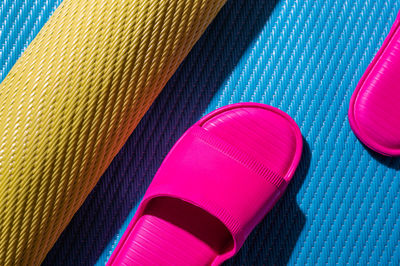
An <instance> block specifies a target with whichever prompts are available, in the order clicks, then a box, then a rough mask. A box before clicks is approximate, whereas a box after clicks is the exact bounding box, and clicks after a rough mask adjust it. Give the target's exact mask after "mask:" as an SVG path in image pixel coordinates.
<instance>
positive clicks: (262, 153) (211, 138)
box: [107, 103, 302, 265]
mask: <svg viewBox="0 0 400 266" xmlns="http://www.w3.org/2000/svg"><path fill="white" fill-rule="evenodd" d="M301 152H302V136H301V133H300V130H299V128H298V126H297V125H296V123H295V122H294V121H293V119H292V118H290V117H289V116H288V115H287V114H285V113H283V112H282V111H280V110H278V109H276V108H273V107H271V106H268V105H263V104H257V103H240V104H233V105H229V106H225V107H223V108H220V109H218V110H216V111H214V112H212V113H210V114H208V115H206V116H205V117H203V118H202V119H201V120H200V121H198V122H197V123H196V124H195V125H193V126H192V127H191V128H189V129H188V130H187V131H186V132H185V134H184V135H183V136H182V137H181V138H180V139H179V140H178V142H177V143H176V144H175V145H174V147H173V148H172V150H171V151H170V152H169V154H168V155H167V157H166V158H165V160H164V162H163V163H162V165H161V166H160V168H159V170H158V172H157V174H156V175H155V177H154V179H153V181H152V183H151V184H150V186H149V188H148V189H147V192H146V194H145V196H144V198H143V200H142V202H141V203H140V205H139V208H138V210H137V212H136V214H135V216H134V217H133V219H132V221H131V223H130V224H129V226H128V228H127V230H126V231H125V233H124V235H123V236H122V238H121V240H120V242H119V243H118V246H117V247H116V249H115V251H114V253H113V254H112V256H111V258H110V260H109V261H108V263H107V265H219V264H221V263H222V262H224V261H225V260H227V259H228V258H230V257H232V256H233V255H234V254H235V253H237V252H238V250H239V249H240V247H241V246H242V244H243V243H244V241H245V239H246V238H247V236H248V235H249V234H250V232H251V231H252V230H253V228H254V227H255V226H256V225H257V224H258V223H259V222H260V221H261V219H262V218H263V217H264V216H265V214H266V213H267V212H268V211H269V210H270V209H271V208H272V206H273V205H274V204H275V203H276V201H277V200H278V199H279V198H280V197H281V195H282V193H283V192H284V190H285V189H286V187H287V185H288V183H289V182H290V180H291V178H292V176H293V174H294V172H295V170H296V167H297V165H298V163H299V161H300V157H301Z"/></svg>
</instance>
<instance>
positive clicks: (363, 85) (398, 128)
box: [349, 12, 400, 156]
mask: <svg viewBox="0 0 400 266" xmlns="http://www.w3.org/2000/svg"><path fill="white" fill-rule="evenodd" d="M399 27H400V12H399V14H398V15H397V18H396V21H395V22H394V24H393V26H392V28H391V30H390V32H389V35H388V36H387V37H386V39H385V41H384V43H383V45H382V47H381V48H380V50H379V51H378V53H377V54H376V56H375V58H374V59H373V61H372V63H371V64H370V65H369V66H368V68H367V70H366V71H365V73H364V75H363V76H362V78H361V80H360V82H359V83H358V85H357V87H356V89H355V91H354V94H353V96H352V97H351V100H350V109H349V122H350V126H351V128H352V129H353V131H354V133H355V134H356V136H357V137H358V138H359V139H360V140H361V141H362V142H363V143H364V144H365V145H367V146H368V147H370V148H371V149H373V150H375V151H377V152H379V153H381V154H384V155H389V156H399V155H400V29H399Z"/></svg>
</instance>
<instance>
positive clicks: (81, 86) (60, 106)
mask: <svg viewBox="0 0 400 266" xmlns="http://www.w3.org/2000/svg"><path fill="white" fill-rule="evenodd" d="M224 2H225V0H194V1H185V0H136V1H135V0H118V1H115V0H84V1H83V0H65V1H64V2H63V3H62V4H61V5H60V7H59V8H58V9H57V10H56V12H55V13H54V15H53V16H52V17H51V18H50V20H49V22H48V23H47V24H46V25H45V26H44V28H43V29H42V30H41V31H40V33H39V34H38V36H37V37H36V38H35V39H34V41H33V42H32V43H31V45H29V47H28V49H27V50H26V52H25V53H24V54H23V56H22V57H21V58H20V59H19V60H18V62H17V63H16V64H15V66H14V67H13V69H12V70H11V72H10V73H9V74H8V76H7V77H6V79H5V80H4V81H3V82H2V84H1V85H0V265H11V264H29V265H38V264H40V263H41V262H42V261H43V259H44V257H45V256H46V254H47V252H48V251H49V250H50V248H51V247H52V246H53V244H54V243H55V241H56V239H57V238H58V237H59V235H60V234H61V232H62V231H63V229H64V228H65V227H66V225H67V224H68V222H69V221H70V220H71V218H72V216H73V215H74V213H75V212H76V211H77V210H78V208H79V207H80V206H81V204H82V203H83V201H84V200H85V198H86V197H87V195H88V194H89V192H90V191H91V190H92V188H93V187H94V185H95V184H96V182H97V181H98V179H99V177H100V176H101V174H102V173H103V172H104V171H105V170H106V168H107V166H108V165H109V164H110V163H111V160H112V159H113V157H114V156H115V155H116V154H117V152H118V151H119V150H120V148H121V147H122V145H123V144H124V143H125V141H126V140H127V138H128V136H129V135H130V134H131V133H132V131H133V130H134V128H135V127H136V125H137V124H138V122H139V121H140V119H141V118H142V117H143V115H144V113H145V112H146V111H147V110H148V108H149V107H150V105H151V104H152V102H153V100H154V99H155V97H156V96H157V95H158V94H159V92H160V91H161V89H162V88H163V87H164V85H165V84H166V82H167V81H168V79H169V78H170V77H171V75H172V74H173V73H174V71H175V70H176V69H177V67H178V65H179V64H180V63H181V61H182V60H183V59H184V57H185V56H186V55H187V54H188V52H189V50H190V49H191V48H192V46H193V45H194V43H195V42H196V41H197V40H198V39H199V37H200V35H201V34H202V33H203V32H204V30H205V28H206V27H207V25H208V24H209V23H210V22H211V20H212V19H213V18H214V17H215V15H216V14H217V13H218V11H219V9H220V8H221V7H222V5H223V4H224Z"/></svg>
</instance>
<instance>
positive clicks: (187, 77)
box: [43, 0, 305, 265]
mask: <svg viewBox="0 0 400 266" xmlns="http://www.w3.org/2000/svg"><path fill="white" fill-rule="evenodd" d="M277 2H278V0H251V1H248V0H229V1H228V2H227V3H226V4H225V6H224V7H223V8H222V10H221V12H220V13H219V14H218V15H217V17H216V18H215V20H214V21H213V22H212V23H211V25H210V26H209V27H208V29H207V30H206V32H205V33H204V35H203V36H202V37H201V38H200V40H199V41H198V42H197V43H196V45H195V46H194V48H193V49H192V51H191V52H190V53H189V55H188V57H187V58H186V59H185V60H184V62H183V63H182V65H181V66H180V67H179V68H178V70H177V72H176V73H175V74H174V76H173V77H172V78H171V80H170V81H169V82H168V84H167V85H166V87H165V88H164V90H163V91H162V92H161V94H160V95H159V97H158V98H157V99H156V101H155V102H154V104H153V105H152V107H151V108H150V110H149V111H148V112H147V114H146V115H145V117H144V118H143V119H142V121H141V122H140V124H139V125H138V127H137V128H136V129H135V131H134V132H133V134H132V135H131V136H130V137H129V139H128V141H127V143H126V144H125V145H124V147H123V148H122V149H121V151H120V152H119V153H118V155H117V156H116V157H115V158H114V160H113V162H112V163H111V165H110V166H109V168H108V169H107V171H106V172H105V173H104V175H103V176H102V177H101V178H100V180H99V182H98V184H97V185H96V187H95V188H94V190H93V191H92V192H91V193H90V195H89V196H88V198H87V199H86V201H85V202H84V204H83V205H82V207H81V208H80V209H79V210H78V212H77V213H76V214H75V216H74V217H73V219H72V220H71V222H70V224H69V225H68V226H67V228H66V229H65V230H64V232H63V233H62V234H61V236H60V238H59V239H58V241H57V242H56V244H55V245H54V247H53V248H52V250H51V251H50V252H49V254H48V255H47V257H46V259H45V261H44V263H43V264H44V265H93V264H94V263H95V262H96V261H97V259H98V258H99V256H100V255H101V253H102V252H103V250H104V248H105V247H106V246H107V244H108V243H109V241H110V240H111V239H112V237H113V236H114V235H115V234H116V233H117V232H118V230H119V228H120V227H121V225H122V224H123V222H124V221H125V219H126V218H127V216H128V214H129V213H130V211H131V210H132V208H134V207H135V206H136V205H137V204H138V203H139V201H140V199H141V198H142V196H143V195H144V192H145V191H146V188H147V187H148V185H149V184H150V182H151V180H152V178H153V176H154V174H155V173H156V171H157V169H158V167H159V166H160V164H161V162H162V160H163V159H164V157H165V155H166V154H167V153H168V151H169V150H170V149H171V147H172V145H173V144H174V143H175V142H176V141H177V140H178V138H179V137H180V136H181V135H182V134H183V133H184V132H185V131H186V129H187V128H189V127H190V126H191V125H192V124H194V123H195V122H196V121H197V120H198V119H199V118H200V116H201V115H202V114H203V113H204V111H205V110H206V108H207V106H208V104H209V103H210V101H211V99H212V97H213V96H214V94H215V93H216V92H217V91H218V89H219V88H220V86H221V85H222V84H223V82H224V80H225V79H226V77H227V76H228V75H229V74H230V73H231V72H232V70H233V69H234V68H235V66H236V64H237V63H238V62H239V60H240V58H241V56H242V55H243V53H244V51H245V50H246V48H247V47H248V46H249V45H250V44H251V42H252V40H253V39H254V38H255V37H256V36H257V34H258V33H259V32H260V31H261V29H262V27H263V26H264V25H265V23H266V21H267V20H268V17H269V16H270V14H271V12H272V10H273V8H274V6H275V5H276V3H277ZM303 156H304V155H303ZM303 164H304V163H303ZM304 167H305V166H303V167H300V168H304ZM300 172H303V171H302V170H301V169H299V170H298V174H296V176H295V177H294V179H293V180H294V181H293V183H294V184H292V185H290V186H289V188H288V191H287V193H286V195H285V196H284V197H283V198H282V199H281V200H280V201H279V203H278V206H277V207H276V208H274V209H273V210H272V212H271V214H269V215H268V217H273V216H279V217H282V215H284V214H285V215H286V216H285V217H286V218H285V219H284V220H282V219H281V220H280V221H276V222H273V221H272V220H273V219H271V218H268V217H267V218H266V219H265V220H267V221H269V220H271V221H270V222H265V220H264V222H263V224H262V225H261V226H259V227H257V229H256V232H258V231H260V230H261V232H262V233H261V234H260V237H263V235H264V233H263V230H266V229H267V227H269V224H275V223H276V225H275V227H279V226H280V231H281V232H282V234H283V233H287V232H285V223H287V222H290V223H292V221H291V219H290V218H291V217H295V216H296V215H297V216H299V217H298V221H300V223H301V221H302V220H304V215H303V216H301V215H300V214H299V211H298V210H297V209H298V208H297V209H296V208H295V206H294V205H293V204H294V203H295V200H294V194H295V193H294V192H295V191H296V184H297V183H298V182H299V179H300V177H299V176H300V174H299V173H300ZM282 212H283V214H280V213H282ZM282 223H283V224H282ZM303 223H304V222H303ZM279 224H281V225H279ZM272 228H274V227H272ZM291 230H296V229H293V228H291ZM256 234H259V233H254V234H252V235H251V236H250V239H253V238H254V237H256ZM290 234H293V232H291V233H290ZM288 237H289V238H290V237H292V235H289V236H288ZM271 240H272V239H271ZM276 241H278V242H279V241H280V237H278V239H277V240H276ZM267 242H268V241H267ZM251 243H253V242H251ZM268 243H269V242H268ZM246 247H247V246H246ZM246 247H244V250H246ZM271 248H272V247H271ZM247 249H248V248H247ZM269 253H271V252H269ZM241 254H243V252H242V253H241ZM249 254H250V253H249ZM240 256H241V255H240V254H239V257H238V258H237V259H239V258H240ZM246 256H248V253H247V252H246ZM269 256H271V254H270V255H269ZM239 260H240V259H239Z"/></svg>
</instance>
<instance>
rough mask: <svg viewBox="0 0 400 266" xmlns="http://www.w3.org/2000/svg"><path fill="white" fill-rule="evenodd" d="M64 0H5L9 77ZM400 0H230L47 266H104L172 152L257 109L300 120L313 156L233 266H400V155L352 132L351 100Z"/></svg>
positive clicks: (0, 31) (1, 32) (0, 14)
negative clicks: (235, 113) (229, 113)
mask: <svg viewBox="0 0 400 266" xmlns="http://www.w3.org/2000/svg"><path fill="white" fill-rule="evenodd" d="M60 2H61V0H47V1H39V0H21V1H20V0H13V1H6V0H3V1H2V2H1V4H0V19H1V20H2V24H1V25H2V26H1V28H0V45H1V46H0V49H1V50H0V65H1V69H0V70H1V71H0V80H2V79H3V78H4V77H5V75H6V74H7V72H8V71H9V69H10V68H11V67H12V65H13V64H14V63H15V61H16V60H17V58H18V57H19V55H20V54H21V52H22V51H23V50H24V48H26V46H27V44H28V43H29V41H30V40H32V38H33V37H34V36H35V35H36V33H37V32H38V30H39V29H40V27H41V26H42V25H43V23H44V22H45V21H46V20H47V18H48V17H49V15H50V14H51V13H52V12H53V10H54V9H55V7H56V6H57V5H58V4H59V3H60ZM399 9H400V1H399V0H354V1H345V0H308V1H306V0H298V1H296V0H282V1H278V0H251V1H249V0H228V2H227V4H226V5H225V7H224V8H223V9H222V11H221V12H220V14H219V15H218V16H217V18H216V19H215V21H214V22H213V23H212V25H211V26H210V27H209V28H208V30H207V31H206V33H205V34H204V36H203V37H202V38H201V39H200V41H199V42H198V43H197V44H196V46H195V47H194V48H193V50H192V51H191V53H190V54H189V56H188V57H187V58H186V60H185V61H184V63H183V64H182V65H181V67H180V68H179V70H178V71H177V72H176V74H175V75H174V76H173V78H172V79H171V80H170V82H169V83H168V84H167V86H166V87H165V89H164V91H163V92H162V93H161V95H160V96H159V97H158V99H157V100H156V102H155V103H154V104H153V106H152V107H151V109H150V111H149V112H148V113H147V114H146V116H145V117H144V119H143V120H142V122H141V123H140V125H139V126H138V128H137V129H136V130H135V131H134V133H133V134H132V136H131V137H130V138H129V140H128V142H127V143H126V144H125V146H124V147H123V149H122V150H121V152H120V153H119V154H118V155H117V156H116V158H115V159H114V161H113V162H112V164H111V165H110V167H109V168H108V170H107V171H106V173H105V174H104V175H103V176H102V178H101V179H100V181H99V183H98V184H97V186H96V188H95V189H94V191H93V192H92V193H91V194H90V196H89V197H88V199H87V200H86V202H85V203H84V205H83V206H82V207H81V209H80V210H79V211H78V213H77V214H76V215H75V217H74V218H73V220H72V222H71V223H70V225H69V226H68V227H67V229H66V230H65V232H64V233H63V234H62V236H61V237H60V239H59V240H58V242H57V243H56V245H55V246H54V248H53V249H52V250H51V252H50V253H49V254H48V256H47V258H46V260H45V262H44V264H45V265H55V264H57V265H58V264H68V265H91V264H95V263H97V264H99V265H104V264H105V262H106V261H107V259H108V258H109V256H110V255H111V253H112V251H113V249H114V248H115V246H116V243H117V242H118V240H119V239H120V237H121V235H122V233H123V231H124V230H125V229H126V227H127V225H128V223H129V221H130V219H131V218H132V216H133V214H134V212H135V208H136V207H137V205H138V203H139V202H140V199H141V197H142V196H143V194H144V192H145V190H146V188H147V186H148V185H149V183H150V182H151V179H152V177H153V176H154V174H155V172H156V171H157V169H158V167H159V165H160V164H161V162H162V160H163V158H164V156H165V155H166V154H167V152H168V151H169V149H170V148H171V147H172V145H173V144H174V142H175V141H176V140H177V139H178V138H179V137H180V136H181V134H182V133H183V132H184V131H185V130H186V129H187V128H188V127H189V126H190V125H192V124H193V123H194V122H195V121H197V120H198V119H199V118H200V117H201V116H202V115H204V114H206V113H208V112H210V111H212V110H214V109H216V108H218V107H221V106H223V105H226V104H230V103H235V102H243V101H253V102H262V103H266V104H270V105H272V106H275V107H278V108H280V109H282V110H283V111H285V112H287V113H289V114H290V115H291V116H292V117H293V118H294V119H295V120H296V122H297V123H298V124H299V126H300V128H301V131H302V133H303V136H304V141H305V144H306V145H305V148H304V151H303V158H302V160H301V163H300V166H299V168H298V170H297V172H296V175H295V177H294V179H293V182H292V184H291V185H290V186H289V188H288V191H287V193H286V194H285V196H284V197H283V198H282V199H281V200H280V201H279V202H278V204H277V205H276V207H274V209H273V210H272V211H271V212H270V213H269V214H268V215H267V216H266V218H265V219H264V220H263V222H262V223H261V224H260V225H259V226H257V227H256V229H255V230H254V232H253V233H252V234H251V235H250V236H249V238H248V240H247V241H246V243H245V244H244V246H243V248H242V250H241V251H240V253H239V254H238V255H237V256H236V257H234V258H233V259H232V260H230V261H229V262H227V264H232V265H254V264H256V265H260V264H268V265H269V264H277V265H282V264H290V265H294V264H298V265H304V264H341V265H343V264H355V263H359V264H361V265H365V264H367V263H368V264H371V265H376V264H384V265H387V264H389V265H400V245H399V242H400V200H399V195H400V191H399V190H400V159H393V158H386V157H383V156H380V155H378V154H376V153H374V152H372V151H370V150H368V149H367V148H366V147H364V146H363V145H362V144H361V143H360V142H359V141H358V140H357V139H356V137H355V136H354V134H353V133H352V131H351V129H350V126H349V123H348V120H347V110H348V105H349V100H350V96H351V94H352V92H353V90H354V88H355V86H356V84H357V82H358V80H359V78H360V77H361V75H362V74H363V72H364V71H365V69H366V67H367V66H368V64H369V62H370V61H371V59H372V58H373V56H374V54H375V53H376V52H377V50H378V48H379V47H380V45H381V44H382V42H383V40H384V38H385V36H386V35H387V33H388V32H389V29H390V27H391V25H392V23H393V22H394V20H395V17H396V14H397V12H398V10H399Z"/></svg>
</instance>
